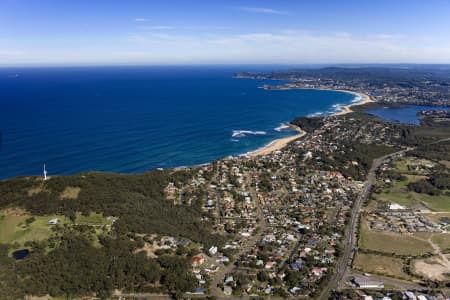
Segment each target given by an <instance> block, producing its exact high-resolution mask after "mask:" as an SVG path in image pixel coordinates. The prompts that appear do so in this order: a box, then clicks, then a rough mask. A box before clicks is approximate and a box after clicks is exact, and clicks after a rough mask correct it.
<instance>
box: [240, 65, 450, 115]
mask: <svg viewBox="0 0 450 300" xmlns="http://www.w3.org/2000/svg"><path fill="white" fill-rule="evenodd" d="M236 77H237V78H254V79H273V80H288V81H289V82H287V83H284V84H281V85H268V84H265V85H264V86H263V87H264V88H265V89H269V90H286V89H329V90H344V91H352V92H360V93H364V94H366V95H368V96H370V98H372V99H373V100H374V101H376V102H377V103H380V104H397V105H402V104H409V105H411V104H414V105H433V106H444V107H445V106H447V107H448V106H449V104H450V90H449V88H448V76H447V73H446V72H445V71H442V72H436V71H434V72H430V71H428V70H426V69H425V70H421V69H417V70H415V69H414V68H411V69H407V70H404V69H400V68H398V69H395V68H386V69H385V68H382V67H380V68H357V69H355V68H324V69H317V70H316V69H311V70H299V71H295V70H292V71H291V70H290V71H279V72H272V73H268V74H255V73H250V72H242V73H238V74H236Z"/></svg>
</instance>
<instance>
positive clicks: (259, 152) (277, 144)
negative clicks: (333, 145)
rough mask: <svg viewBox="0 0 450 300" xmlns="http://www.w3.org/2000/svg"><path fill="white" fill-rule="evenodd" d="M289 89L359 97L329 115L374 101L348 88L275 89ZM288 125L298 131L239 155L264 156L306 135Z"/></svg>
mask: <svg viewBox="0 0 450 300" xmlns="http://www.w3.org/2000/svg"><path fill="white" fill-rule="evenodd" d="M263 88H264V89H266V88H265V87H263ZM291 89H310V90H327V91H337V92H343V93H349V94H352V95H354V96H355V98H356V97H360V98H361V100H360V101H357V102H354V103H350V104H347V105H339V106H337V107H336V108H337V109H339V110H340V111H338V112H335V113H332V114H330V115H329V116H342V115H345V114H348V113H351V112H353V110H352V109H351V108H352V107H353V106H358V105H364V104H367V103H371V102H374V101H373V100H372V98H370V96H369V95H367V94H365V93H360V92H354V91H348V90H333V89H314V88H281V89H277V90H291ZM288 125H289V127H291V128H293V129H295V130H296V131H298V132H299V133H298V134H296V135H293V136H289V137H285V138H280V139H276V140H273V141H271V142H270V143H269V144H267V145H265V146H263V147H261V148H259V149H256V150H254V151H251V152H247V153H244V154H241V155H239V156H247V157H251V158H255V157H258V156H264V155H267V154H270V153H272V152H275V151H278V150H281V149H283V148H284V147H286V146H287V145H288V144H289V143H291V142H293V141H295V140H296V139H299V138H301V137H303V136H305V135H306V131H304V130H302V129H301V128H300V127H298V126H296V125H294V124H291V123H289V124H288Z"/></svg>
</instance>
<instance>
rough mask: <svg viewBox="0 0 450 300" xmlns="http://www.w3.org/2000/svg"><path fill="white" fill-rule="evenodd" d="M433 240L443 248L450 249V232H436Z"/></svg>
mask: <svg viewBox="0 0 450 300" xmlns="http://www.w3.org/2000/svg"><path fill="white" fill-rule="evenodd" d="M431 240H432V241H433V242H434V243H435V244H437V245H438V246H439V248H441V250H446V249H450V234H448V233H436V234H434V235H433V237H432V238H431Z"/></svg>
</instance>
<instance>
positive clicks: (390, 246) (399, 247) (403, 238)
mask: <svg viewBox="0 0 450 300" xmlns="http://www.w3.org/2000/svg"><path fill="white" fill-rule="evenodd" d="M359 247H360V248H363V249H369V250H376V251H380V252H383V253H387V254H389V253H395V254H402V255H419V254H423V253H427V252H433V248H432V247H431V246H430V244H429V243H428V242H427V241H424V240H422V239H419V238H417V237H414V236H413V235H405V234H396V233H391V232H375V231H372V230H370V229H369V227H368V225H367V221H366V220H364V219H363V221H362V223H361V230H360V237H359Z"/></svg>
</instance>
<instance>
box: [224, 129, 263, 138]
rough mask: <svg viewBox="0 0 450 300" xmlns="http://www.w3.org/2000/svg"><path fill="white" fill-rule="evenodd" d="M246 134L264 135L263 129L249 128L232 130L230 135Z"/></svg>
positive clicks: (239, 135)
mask: <svg viewBox="0 0 450 300" xmlns="http://www.w3.org/2000/svg"><path fill="white" fill-rule="evenodd" d="M248 134H252V135H265V134H266V132H265V131H251V130H233V133H232V134H231V136H232V137H245V136H247V135H248Z"/></svg>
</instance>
